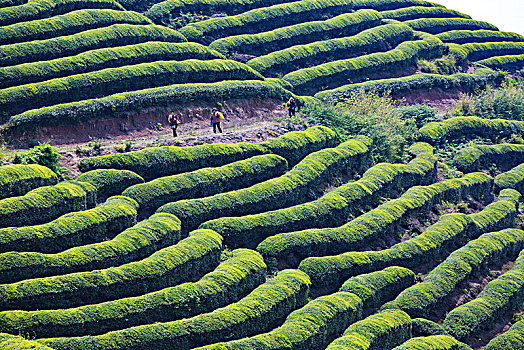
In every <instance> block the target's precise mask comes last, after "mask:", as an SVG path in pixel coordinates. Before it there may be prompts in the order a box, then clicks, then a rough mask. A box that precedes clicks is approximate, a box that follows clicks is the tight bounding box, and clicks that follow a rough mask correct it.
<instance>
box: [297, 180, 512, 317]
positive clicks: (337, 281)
mask: <svg viewBox="0 0 524 350" xmlns="http://www.w3.org/2000/svg"><path fill="white" fill-rule="evenodd" d="M508 191H509V192H508ZM502 194H503V195H502ZM519 198H520V194H519V193H518V192H516V191H514V190H504V191H502V192H501V196H500V197H499V199H498V201H497V202H495V203H493V204H490V205H489V206H487V207H486V208H485V209H484V210H482V211H480V212H479V213H477V214H471V215H465V214H447V215H443V216H441V217H440V219H439V220H438V221H437V222H436V223H435V224H433V225H431V226H430V227H428V228H427V229H426V230H425V231H424V232H423V233H422V234H420V235H418V236H416V237H414V238H411V239H410V240H408V241H404V242H400V243H397V244H395V245H394V246H392V247H391V248H388V249H384V250H381V251H366V252H348V253H343V254H340V255H334V256H325V257H310V258H307V259H305V260H302V262H301V263H300V265H299V269H300V270H302V271H304V272H306V273H307V274H308V275H309V276H310V277H311V280H312V282H313V283H314V285H315V286H316V287H317V288H322V287H324V286H328V285H331V286H333V285H335V286H338V285H341V284H342V282H343V281H345V280H346V279H347V278H349V277H351V276H357V275H359V274H362V273H369V272H372V271H378V270H380V269H383V268H385V267H387V266H392V265H397V266H402V267H407V268H410V267H415V266H419V265H420V264H423V263H427V262H430V261H433V260H434V259H437V257H440V255H441V254H442V252H443V251H444V250H445V249H446V247H449V246H455V245H456V244H460V243H465V242H467V241H468V239H469V238H470V237H475V236H478V235H480V234H482V233H485V232H490V231H493V230H500V229H504V228H506V227H511V226H512V225H513V224H514V221H515V217H516V215H517V211H518V209H517V206H518V204H517V203H518V201H519ZM417 285H420V284H417ZM417 285H415V286H417ZM411 288H414V287H411ZM407 290H410V288H408V289H407ZM402 295H403V294H402V293H401V294H400V296H399V297H397V299H395V301H393V302H392V303H393V304H392V305H394V306H395V307H397V306H396V305H398V303H399V301H398V300H400V299H401V298H403V297H402ZM407 295H409V294H407ZM406 303H407V302H406ZM388 304H389V303H388ZM388 304H386V305H388ZM409 305H412V306H410V307H416V308H420V310H419V309H417V311H420V312H422V311H423V310H425V311H429V309H426V308H425V306H424V305H422V304H421V303H419V302H416V303H413V304H412V303H411V302H409ZM413 305H414V306H413ZM402 309H403V310H405V311H406V309H405V308H404V307H402ZM406 312H408V311H406ZM408 313H410V312H408ZM410 315H412V314H410Z"/></svg>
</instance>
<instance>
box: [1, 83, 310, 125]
mask: <svg viewBox="0 0 524 350" xmlns="http://www.w3.org/2000/svg"><path fill="white" fill-rule="evenodd" d="M290 96H294V97H295V100H298V101H300V98H299V97H298V96H296V95H294V94H293V93H291V92H289V91H288V90H285V89H284V88H283V87H282V85H281V84H279V83H277V82H275V81H267V80H266V81H259V80H243V81H237V80H232V81H222V82H219V83H211V84H206V83H200V84H199V83H196V84H174V85H168V86H163V87H159V88H152V89H145V90H139V91H132V92H124V93H119V94H114V95H110V96H107V97H102V98H96V99H91V100H83V101H79V102H72V103H64V104H59V105H54V106H50V107H44V108H40V109H33V110H30V111H27V112H24V113H22V114H18V115H16V116H13V117H11V118H10V120H9V122H8V123H7V126H8V128H7V129H4V130H3V132H4V134H7V135H8V134H9V132H10V131H14V132H23V131H27V130H34V129H36V128H39V127H41V126H55V125H62V124H64V123H67V124H77V123H82V122H84V123H85V122H89V121H91V120H93V119H97V118H98V119H111V118H117V117H120V118H122V117H123V116H125V113H126V112H129V111H134V110H136V109H144V108H150V107H158V106H161V107H165V106H166V105H169V104H184V103H194V102H195V101H198V102H199V103H201V102H203V101H208V102H213V103H216V101H228V100H231V99H253V98H256V99H273V100H277V101H287V100H288V99H289V97H290Z"/></svg>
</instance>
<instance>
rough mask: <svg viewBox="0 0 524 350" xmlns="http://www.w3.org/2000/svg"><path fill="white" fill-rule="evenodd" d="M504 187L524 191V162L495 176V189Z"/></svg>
mask: <svg viewBox="0 0 524 350" xmlns="http://www.w3.org/2000/svg"><path fill="white" fill-rule="evenodd" d="M504 188H512V189H514V190H517V191H519V192H520V193H524V164H520V165H518V166H516V167H515V168H513V169H511V170H510V171H507V172H505V173H502V174H499V175H497V176H495V191H496V192H498V191H500V190H502V189H504Z"/></svg>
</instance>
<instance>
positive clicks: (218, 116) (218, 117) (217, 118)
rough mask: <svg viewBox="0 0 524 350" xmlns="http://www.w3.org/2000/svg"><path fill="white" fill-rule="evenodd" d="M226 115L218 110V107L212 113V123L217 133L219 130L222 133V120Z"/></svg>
mask: <svg viewBox="0 0 524 350" xmlns="http://www.w3.org/2000/svg"><path fill="white" fill-rule="evenodd" d="M224 119H225V118H224V115H223V114H222V113H220V112H219V111H218V109H216V108H213V110H212V113H211V125H212V126H213V132H214V133H215V134H216V133H217V129H218V132H220V133H222V128H221V127H220V122H221V121H222V120H224Z"/></svg>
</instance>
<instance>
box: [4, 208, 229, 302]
mask: <svg viewBox="0 0 524 350" xmlns="http://www.w3.org/2000/svg"><path fill="white" fill-rule="evenodd" d="M128 200H129V199H128ZM221 251H222V237H220V235H218V234H217V233H216V232H213V231H210V230H198V231H194V232H192V233H191V234H190V235H189V237H187V238H185V239H183V240H181V241H180V242H178V243H177V244H175V245H172V246H169V247H167V248H164V249H161V250H159V251H157V252H156V253H154V254H152V255H150V256H148V257H147V258H144V259H142V260H138V261H134V262H130V263H127V264H124V265H120V266H117V267H110V268H107V269H101V270H93V271H86V272H77V273H72V274H67V275H59V276H53V277H42V278H34V279H30V280H25V281H21V282H16V283H11V284H2V285H0V295H1V297H2V298H1V299H0V310H2V311H5V310H13V309H14V308H15V309H18V310H36V309H54V308H56V307H60V308H67V307H74V306H79V305H83V304H85V300H89V302H90V303H100V302H103V301H108V300H115V299H120V298H125V297H130V296H136V295H141V294H144V293H148V292H152V291H155V290H159V289H162V288H166V287H169V286H173V285H176V284H177V283H181V282H184V281H187V280H190V279H195V278H198V277H199V276H201V275H202V274H204V273H207V272H209V271H210V270H212V269H214V268H215V267H216V266H217V265H218V264H219V260H220V253H221ZM57 300H59V304H57Z"/></svg>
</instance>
